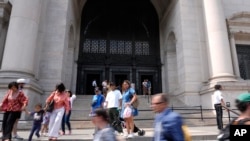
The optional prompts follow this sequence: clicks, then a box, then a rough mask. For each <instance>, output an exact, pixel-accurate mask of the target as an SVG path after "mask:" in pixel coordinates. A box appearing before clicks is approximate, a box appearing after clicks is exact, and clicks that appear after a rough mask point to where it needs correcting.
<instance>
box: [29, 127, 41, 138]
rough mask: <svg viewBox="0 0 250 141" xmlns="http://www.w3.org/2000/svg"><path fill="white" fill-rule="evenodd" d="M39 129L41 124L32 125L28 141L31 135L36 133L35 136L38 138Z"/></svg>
mask: <svg viewBox="0 0 250 141" xmlns="http://www.w3.org/2000/svg"><path fill="white" fill-rule="evenodd" d="M40 129H41V124H33V126H32V128H31V131H30V135H29V141H32V137H33V134H34V133H35V132H36V136H37V137H38V138H39V137H40V134H39V132H40Z"/></svg>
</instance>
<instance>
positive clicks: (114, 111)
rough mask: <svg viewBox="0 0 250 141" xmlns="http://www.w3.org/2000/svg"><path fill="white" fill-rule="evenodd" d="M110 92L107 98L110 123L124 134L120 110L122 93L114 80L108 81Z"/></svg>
mask: <svg viewBox="0 0 250 141" xmlns="http://www.w3.org/2000/svg"><path fill="white" fill-rule="evenodd" d="M108 89H109V92H108V94H107V97H106V99H105V102H106V107H107V109H108V115H109V117H110V125H111V126H112V127H113V128H114V129H115V130H116V131H117V132H118V133H119V134H120V135H123V130H122V126H121V122H120V120H119V110H120V109H121V104H122V94H121V92H120V91H119V90H117V89H116V84H115V83H114V82H109V83H108Z"/></svg>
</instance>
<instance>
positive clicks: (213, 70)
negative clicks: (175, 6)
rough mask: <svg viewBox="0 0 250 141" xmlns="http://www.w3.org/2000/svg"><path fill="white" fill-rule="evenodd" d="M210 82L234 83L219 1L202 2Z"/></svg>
mask: <svg viewBox="0 0 250 141" xmlns="http://www.w3.org/2000/svg"><path fill="white" fill-rule="evenodd" d="M203 4H204V5H203V6H204V14H205V23H206V28H207V37H208V53H209V60H210V61H209V62H210V66H209V67H210V79H211V81H235V76H234V75H233V74H234V73H233V63H232V58H231V51H230V45H229V39H228V32H227V28H226V21H225V15H224V12H223V7H222V1H221V0H203Z"/></svg>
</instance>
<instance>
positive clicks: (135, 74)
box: [76, 0, 161, 94]
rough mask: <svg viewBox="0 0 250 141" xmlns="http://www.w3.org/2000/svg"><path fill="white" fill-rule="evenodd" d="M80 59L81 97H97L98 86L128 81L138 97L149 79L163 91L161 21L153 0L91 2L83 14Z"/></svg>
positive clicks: (101, 0) (79, 81)
mask: <svg viewBox="0 0 250 141" xmlns="http://www.w3.org/2000/svg"><path fill="white" fill-rule="evenodd" d="M80 34H81V35H80V46H79V57H78V62H77V63H78V73H77V88H76V91H77V93H78V94H93V87H92V86H91V84H92V81H93V80H94V79H95V80H96V81H97V85H99V86H100V85H101V82H102V81H103V80H112V81H115V82H116V83H118V84H119V85H120V83H121V82H122V81H123V80H124V79H129V80H130V81H131V82H133V83H135V88H136V90H137V92H138V94H141V93H142V92H141V84H142V81H143V80H144V79H145V78H148V79H149V80H150V81H151V83H152V92H153V93H156V92H160V91H161V61H160V47H159V20H158V16H157V13H156V11H155V9H154V7H153V5H152V3H151V1H150V0H143V1H133V0H123V1H117V0H88V1H87V2H86V4H85V6H84V8H83V11H82V20H81V33H80Z"/></svg>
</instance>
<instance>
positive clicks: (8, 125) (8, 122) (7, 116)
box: [2, 111, 20, 140]
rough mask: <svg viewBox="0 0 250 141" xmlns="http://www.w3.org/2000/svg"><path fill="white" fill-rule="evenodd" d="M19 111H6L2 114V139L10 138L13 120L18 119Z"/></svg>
mask: <svg viewBox="0 0 250 141" xmlns="http://www.w3.org/2000/svg"><path fill="white" fill-rule="evenodd" d="M19 115H20V112H13V111H7V112H5V113H4V114H3V123H2V130H3V138H2V140H7V139H9V140H11V132H12V129H13V126H14V123H15V121H16V120H17V119H18V117H19Z"/></svg>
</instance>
